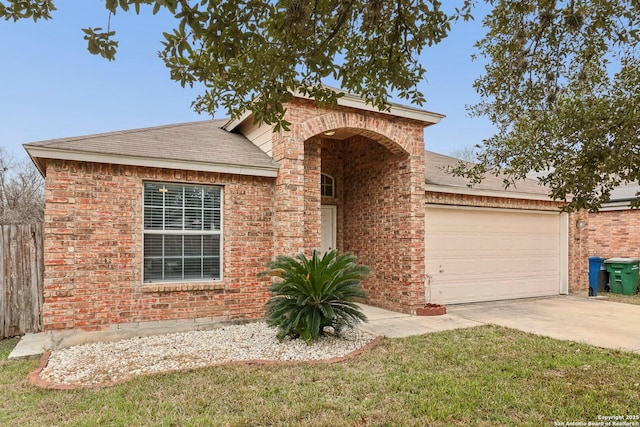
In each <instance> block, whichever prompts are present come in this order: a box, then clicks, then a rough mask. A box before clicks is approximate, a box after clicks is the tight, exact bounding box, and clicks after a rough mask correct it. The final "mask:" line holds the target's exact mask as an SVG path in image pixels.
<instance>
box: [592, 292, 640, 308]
mask: <svg viewBox="0 0 640 427" xmlns="http://www.w3.org/2000/svg"><path fill="white" fill-rule="evenodd" d="M598 296H601V297H603V298H604V299H606V300H607V301H613V302H623V303H625V304H635V305H640V294H635V295H622V294H613V293H611V292H598Z"/></svg>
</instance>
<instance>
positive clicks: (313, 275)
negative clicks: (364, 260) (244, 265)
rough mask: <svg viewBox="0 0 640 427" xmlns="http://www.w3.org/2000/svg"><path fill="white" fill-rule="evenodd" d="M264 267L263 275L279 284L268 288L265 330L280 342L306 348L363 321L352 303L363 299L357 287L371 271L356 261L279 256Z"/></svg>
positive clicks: (351, 258)
mask: <svg viewBox="0 0 640 427" xmlns="http://www.w3.org/2000/svg"><path fill="white" fill-rule="evenodd" d="M267 267H268V270H267V271H265V272H263V273H261V274H262V275H268V276H275V277H279V278H280V280H278V281H277V282H274V283H273V284H272V285H271V286H270V288H269V290H270V291H271V293H272V295H273V296H272V298H271V300H269V302H268V303H267V306H266V309H267V324H269V325H271V326H277V327H278V328H279V331H278V338H279V339H281V340H282V339H283V338H284V337H286V336H290V337H294V338H296V337H301V338H302V339H304V340H305V341H306V342H307V343H310V342H312V341H313V340H315V339H316V338H318V337H319V336H320V335H321V334H322V333H323V331H324V328H325V327H327V326H331V327H333V328H334V329H335V330H336V331H338V332H339V331H340V330H341V329H342V328H343V327H345V326H346V327H354V326H356V325H357V324H358V323H359V322H360V321H363V322H366V321H367V317H366V316H365V315H364V314H363V313H362V311H361V310H360V308H359V307H358V306H357V305H356V303H355V302H354V299H355V298H364V297H365V293H364V292H363V291H362V288H361V287H360V281H361V280H363V279H365V278H366V277H367V275H368V274H369V272H370V271H369V268H368V267H366V266H364V265H359V264H356V257H355V255H353V254H351V253H343V254H340V255H338V253H337V251H335V250H334V251H329V252H326V253H325V254H324V255H321V254H320V253H319V252H318V251H317V250H314V251H313V254H312V255H311V258H307V257H306V256H305V255H304V254H298V255H297V256H295V257H290V256H279V257H277V258H276V259H275V260H274V261H271V262H269V264H268V265H267Z"/></svg>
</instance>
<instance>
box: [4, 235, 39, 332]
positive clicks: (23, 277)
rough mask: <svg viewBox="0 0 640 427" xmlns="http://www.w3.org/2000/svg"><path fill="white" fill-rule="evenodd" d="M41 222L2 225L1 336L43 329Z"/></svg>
mask: <svg viewBox="0 0 640 427" xmlns="http://www.w3.org/2000/svg"><path fill="white" fill-rule="evenodd" d="M42 246H43V235H42V224H26V225H2V226H0V339H2V338H6V337H12V336H16V335H23V334H25V333H28V332H41V331H42V302H43V293H42V282H43V276H44V262H43V258H44V257H43V250H42Z"/></svg>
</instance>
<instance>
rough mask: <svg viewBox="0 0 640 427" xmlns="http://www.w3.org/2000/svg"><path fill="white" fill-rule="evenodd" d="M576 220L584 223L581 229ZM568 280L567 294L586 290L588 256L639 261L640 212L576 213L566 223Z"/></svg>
mask: <svg viewBox="0 0 640 427" xmlns="http://www.w3.org/2000/svg"><path fill="white" fill-rule="evenodd" d="M578 219H583V220H584V221H586V226H585V228H583V229H582V230H580V229H578V228H577V227H576V222H577V221H578ZM569 230H570V231H569V251H570V257H569V277H570V284H571V286H570V290H571V291H586V290H587V289H588V287H589V257H590V256H599V257H602V258H605V259H606V258H614V257H624V258H627V257H628V258H640V211H637V210H630V209H629V210H620V211H603V212H595V213H588V212H578V213H573V214H572V215H571V219H570V221H569Z"/></svg>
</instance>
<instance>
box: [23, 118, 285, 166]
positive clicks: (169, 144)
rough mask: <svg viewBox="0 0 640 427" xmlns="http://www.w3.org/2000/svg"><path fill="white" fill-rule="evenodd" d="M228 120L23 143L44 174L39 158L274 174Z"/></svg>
mask: <svg viewBox="0 0 640 427" xmlns="http://www.w3.org/2000/svg"><path fill="white" fill-rule="evenodd" d="M227 121H228V120H226V119H224V120H207V121H202V122H192V123H179V124H173V125H166V126H158V127H151V128H144V129H132V130H124V131H118V132H108V133H101V134H96V135H86V136H77V137H72V138H60V139H53V140H49V141H41V142H32V143H29V144H25V145H24V147H25V149H26V150H27V152H28V153H29V156H31V158H32V159H33V161H34V162H35V164H36V166H37V167H38V169H39V170H40V172H41V173H42V174H43V175H44V173H45V169H44V164H43V162H42V160H43V159H62V160H77V161H90V162H98V163H113V164H122V165H134V166H150V167H163V168H171V169H185V170H198V171H209V172H221V173H233V174H240V175H254V176H270V177H275V176H277V174H278V164H277V163H276V162H274V161H273V160H272V159H271V158H270V157H269V156H267V155H266V154H265V153H264V152H262V151H261V150H260V149H259V148H258V147H256V146H255V145H253V144H252V143H251V142H250V141H249V140H248V139H246V138H245V137H244V136H242V135H240V134H237V133H231V132H227V131H225V130H224V129H222V126H223V125H224V124H225V123H227Z"/></svg>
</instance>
